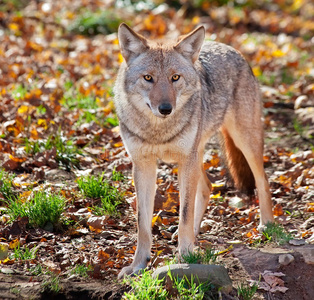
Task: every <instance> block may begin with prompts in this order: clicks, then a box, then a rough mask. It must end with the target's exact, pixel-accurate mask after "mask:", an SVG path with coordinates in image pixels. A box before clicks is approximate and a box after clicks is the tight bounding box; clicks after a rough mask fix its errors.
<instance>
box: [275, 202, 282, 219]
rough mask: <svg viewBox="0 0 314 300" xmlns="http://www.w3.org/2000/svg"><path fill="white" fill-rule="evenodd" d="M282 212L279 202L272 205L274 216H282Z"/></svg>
mask: <svg viewBox="0 0 314 300" xmlns="http://www.w3.org/2000/svg"><path fill="white" fill-rule="evenodd" d="M283 214H284V212H283V209H282V206H281V204H279V203H278V204H276V205H275V207H274V216H277V217H278V216H282V215H283Z"/></svg>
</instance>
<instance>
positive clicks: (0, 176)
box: [0, 170, 16, 199]
mask: <svg viewBox="0 0 314 300" xmlns="http://www.w3.org/2000/svg"><path fill="white" fill-rule="evenodd" d="M13 178H14V176H13V175H10V174H8V173H7V172H5V171H4V170H0V194H2V196H3V197H4V199H13V198H15V197H16V196H15V193H14V189H13V184H12V180H13Z"/></svg>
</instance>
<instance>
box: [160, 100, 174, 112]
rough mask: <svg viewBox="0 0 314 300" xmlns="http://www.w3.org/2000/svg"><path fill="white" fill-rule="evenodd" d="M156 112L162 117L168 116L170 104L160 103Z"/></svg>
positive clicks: (170, 108) (170, 110)
mask: <svg viewBox="0 0 314 300" xmlns="http://www.w3.org/2000/svg"><path fill="white" fill-rule="evenodd" d="M158 110H159V112H160V113H161V114H162V115H170V114H171V112H172V105H171V104H170V103H167V102H165V103H162V104H160V105H159V106H158Z"/></svg>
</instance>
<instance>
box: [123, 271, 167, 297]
mask: <svg viewBox="0 0 314 300" xmlns="http://www.w3.org/2000/svg"><path fill="white" fill-rule="evenodd" d="M123 283H125V284H128V285H130V286H131V287H132V290H131V291H130V292H128V293H124V296H123V299H129V300H147V299H156V300H163V299H167V295H168V292H167V290H166V289H165V288H164V286H163V284H162V283H163V280H162V279H158V278H153V277H152V271H145V270H143V271H142V273H141V274H140V275H136V276H134V277H128V278H126V279H124V280H123Z"/></svg>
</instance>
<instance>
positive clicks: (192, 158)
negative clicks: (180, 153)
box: [178, 154, 202, 256]
mask: <svg viewBox="0 0 314 300" xmlns="http://www.w3.org/2000/svg"><path fill="white" fill-rule="evenodd" d="M197 158H198V155H197V154H191V155H189V156H188V157H186V159H184V161H182V162H180V163H179V184H180V221H179V232H178V235H179V236H178V240H179V244H178V250H179V255H180V256H181V255H182V254H186V253H188V252H191V251H193V247H194V244H195V233H194V213H195V197H196V190H197V184H198V181H199V180H200V176H201V175H202V174H201V172H200V169H199V165H200V163H199V161H198V159H197Z"/></svg>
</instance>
